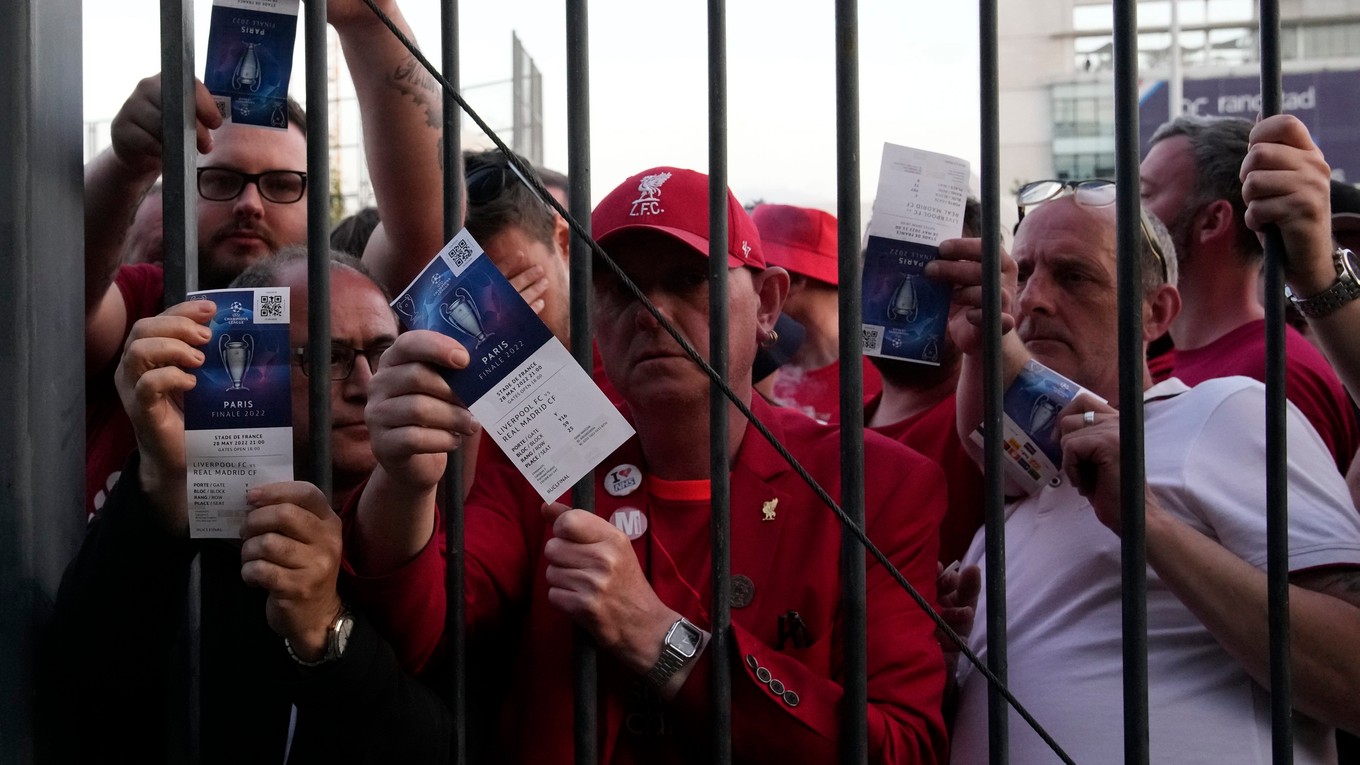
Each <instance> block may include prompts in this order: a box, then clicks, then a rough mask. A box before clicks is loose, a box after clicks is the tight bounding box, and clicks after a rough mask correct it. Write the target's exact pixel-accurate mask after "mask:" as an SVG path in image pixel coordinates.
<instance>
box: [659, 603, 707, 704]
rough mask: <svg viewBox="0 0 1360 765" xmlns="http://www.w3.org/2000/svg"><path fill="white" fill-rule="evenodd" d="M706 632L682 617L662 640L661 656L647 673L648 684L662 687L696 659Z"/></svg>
mask: <svg viewBox="0 0 1360 765" xmlns="http://www.w3.org/2000/svg"><path fill="white" fill-rule="evenodd" d="M703 642H704V633H703V632H702V631H701V630H700V629H699V628H698V627H696V626H694V625H693V624H692V623H691V622H690V621H689V620H688V619H686V618H685V617H683V616H682V617H680V618H679V619H677V620H676V621H675V624H672V625H671V628H670V630H668V631H667V632H666V639H665V640H663V641H662V642H661V656H660V657H659V658H658V659H657V660H656V664H654V665H652V669H651V671H650V672H648V673H647V684H648V685H650V686H651V687H653V688H661V687H662V686H664V685H665V684H666V683H667V681H669V680H670V679H671V678H672V677H674V676H675V673H676V672H679V671H680V670H681V668H683V667H684V666H685V665H686V664H689V663H690V662H691V661H694V657H695V656H698V655H699V648H700V646H702V645H703Z"/></svg>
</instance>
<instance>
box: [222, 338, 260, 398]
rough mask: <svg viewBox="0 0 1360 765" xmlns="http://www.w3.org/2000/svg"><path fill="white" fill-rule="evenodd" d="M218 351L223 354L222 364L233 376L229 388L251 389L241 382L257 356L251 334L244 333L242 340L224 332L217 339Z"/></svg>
mask: <svg viewBox="0 0 1360 765" xmlns="http://www.w3.org/2000/svg"><path fill="white" fill-rule="evenodd" d="M217 352H218V353H219V354H220V355H221V356H222V366H224V367H226V368H227V374H228V375H230V376H231V387H230V388H227V390H229V391H231V390H250V388H247V387H246V386H244V385H242V384H241V380H243V379H245V376H246V372H247V371H249V370H250V362H251V361H253V360H254V358H255V340H254V338H252V337H251V336H250V335H249V334H242V335H241V339H240V340H232V339H231V335H228V334H226V333H223V334H222V336H221V338H219V339H218V341H217Z"/></svg>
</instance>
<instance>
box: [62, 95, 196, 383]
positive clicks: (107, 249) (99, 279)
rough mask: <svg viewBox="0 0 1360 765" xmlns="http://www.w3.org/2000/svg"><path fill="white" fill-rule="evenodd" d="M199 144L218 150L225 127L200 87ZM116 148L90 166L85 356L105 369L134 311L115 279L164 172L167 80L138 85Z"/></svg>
mask: <svg viewBox="0 0 1360 765" xmlns="http://www.w3.org/2000/svg"><path fill="white" fill-rule="evenodd" d="M194 109H195V111H196V114H197V128H196V129H197V136H196V142H197V145H198V150H199V151H200V152H206V151H208V150H209V149H211V148H212V134H211V133H210V132H209V131H210V130H211V129H212V128H216V127H217V126H218V125H220V124H221V123H222V118H221V117H220V116H219V115H218V114H217V109H216V107H215V106H214V105H213V101H212V96H211V95H210V94H209V93H208V89H207V88H205V87H204V86H203V83H201V82H198V81H197V80H195V82H194ZM110 139H111V141H112V144H111V145H110V147H109V148H108V149H105V150H104V151H103V152H101V153H100V154H99V155H98V156H96V157H95V158H94V159H92V160H90V162H89V164H87V165H86V166H85V358H86V368H87V369H89V370H90V371H91V372H95V371H98V370H102V369H103V368H104V367H105V366H106V365H107V364H108V363H109V361H110V360H112V359H113V358H114V356H116V355H117V354H118V352H119V351H120V350H121V349H122V342H123V336H124V335H125V334H126V333H127V318H128V317H127V306H125V305H124V303H123V297H122V295H121V294H120V293H119V292H118V289H117V288H116V287H114V286H113V275H114V272H116V271H117V270H118V265H119V263H120V262H121V260H122V257H123V246H124V243H125V239H126V238H127V232H128V228H129V227H130V225H131V223H132V216H133V213H135V212H136V211H137V206H138V205H139V204H140V203H141V201H142V198H143V197H144V196H146V192H147V190H148V189H150V188H151V186H152V185H153V184H154V183H155V182H156V178H157V177H159V176H160V174H161V76H160V75H159V74H157V75H154V76H151V77H148V78H146V79H144V80H142V81H141V82H139V83H137V87H136V89H134V90H133V91H132V95H130V96H128V99H127V101H125V102H124V103H123V107H122V108H121V109H119V110H118V115H117V116H116V117H114V118H113V125H112V126H111V127H110Z"/></svg>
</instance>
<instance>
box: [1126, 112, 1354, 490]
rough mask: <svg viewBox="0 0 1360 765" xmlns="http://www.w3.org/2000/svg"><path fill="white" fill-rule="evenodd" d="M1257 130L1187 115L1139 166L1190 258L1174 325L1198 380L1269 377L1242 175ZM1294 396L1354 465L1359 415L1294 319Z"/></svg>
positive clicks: (1181, 353) (1338, 457) (1162, 133)
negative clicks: (1254, 132)
mask: <svg viewBox="0 0 1360 765" xmlns="http://www.w3.org/2000/svg"><path fill="white" fill-rule="evenodd" d="M1251 129H1252V123H1251V122H1249V121H1247V120H1243V119H1237V118H1233V117H1178V118H1176V119H1174V120H1172V121H1171V122H1168V123H1166V124H1164V125H1162V126H1161V127H1160V128H1158V129H1157V132H1156V133H1154V134H1153V136H1152V146H1151V148H1150V149H1149V150H1148V153H1147V156H1146V157H1145V158H1144V159H1143V163H1142V166H1141V167H1140V168H1139V175H1140V177H1141V184H1142V194H1143V203H1144V204H1146V205H1147V208H1148V210H1149V211H1151V212H1152V213H1153V214H1155V215H1156V216H1157V217H1159V218H1161V219H1162V220H1163V221H1164V222H1165V223H1166V226H1167V228H1168V229H1169V230H1170V231H1171V237H1172V240H1173V241H1174V242H1175V243H1176V252H1177V254H1178V255H1179V257H1180V261H1181V262H1180V266H1181V281H1180V284H1179V288H1180V291H1181V295H1182V303H1183V306H1184V308H1183V310H1182V311H1181V313H1180V315H1179V316H1177V317H1176V319H1175V321H1173V322H1172V323H1171V328H1170V333H1171V339H1172V340H1173V341H1174V342H1175V366H1174V374H1175V376H1176V377H1178V378H1179V379H1180V380H1181V381H1182V382H1184V383H1185V384H1186V385H1190V386H1195V385H1198V384H1199V383H1201V382H1204V381H1205V380H1210V379H1214V378H1218V377H1228V376H1230V375H1242V376H1245V377H1251V378H1254V379H1256V380H1264V379H1265V371H1266V347H1265V309H1264V308H1263V307H1262V305H1261V300H1260V298H1259V294H1260V292H1259V282H1260V279H1261V265H1262V262H1263V252H1262V247H1261V242H1260V240H1259V238H1258V237H1257V234H1256V232H1255V231H1253V230H1252V229H1251V228H1250V227H1248V225H1247V218H1246V212H1247V207H1246V203H1245V202H1244V201H1243V198H1242V179H1241V177H1240V176H1241V172H1242V162H1243V160H1245V159H1246V157H1247V148H1248V139H1249V136H1250V134H1251ZM1285 395H1286V396H1288V398H1289V400H1290V401H1292V402H1293V403H1294V404H1295V405H1296V406H1297V407H1299V409H1300V410H1301V411H1302V412H1303V414H1304V416H1305V417H1307V418H1308V421H1309V422H1310V423H1312V425H1313V427H1314V428H1315V429H1316V430H1317V432H1318V435H1320V436H1321V437H1322V440H1323V441H1324V442H1325V443H1326V444H1327V448H1328V449H1329V450H1330V451H1331V453H1332V458H1333V459H1332V461H1333V463H1334V464H1335V465H1336V467H1337V469H1338V470H1339V471H1341V472H1342V473H1344V472H1346V470H1347V469H1348V468H1349V467H1350V465H1351V461H1352V460H1353V459H1354V458H1355V455H1356V449H1357V447H1360V424H1358V423H1357V421H1356V417H1355V412H1354V410H1353V409H1352V407H1351V404H1350V401H1349V400H1348V399H1347V397H1346V392H1345V390H1344V388H1343V387H1342V385H1341V381H1340V380H1338V379H1337V376H1336V373H1335V372H1334V371H1333V370H1332V368H1331V366H1330V365H1329V364H1328V363H1327V360H1326V359H1325V358H1324V357H1323V355H1322V354H1321V353H1320V352H1319V351H1318V350H1317V348H1315V347H1313V346H1312V345H1311V344H1310V343H1309V342H1308V341H1307V340H1306V339H1305V338H1304V337H1303V336H1302V335H1301V334H1299V332H1298V331H1297V330H1295V329H1294V328H1292V327H1286V328H1285Z"/></svg>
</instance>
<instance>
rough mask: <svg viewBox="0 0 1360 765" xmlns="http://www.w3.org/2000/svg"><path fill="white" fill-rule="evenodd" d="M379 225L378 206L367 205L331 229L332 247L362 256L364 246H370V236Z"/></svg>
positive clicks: (357, 256) (355, 255)
mask: <svg viewBox="0 0 1360 765" xmlns="http://www.w3.org/2000/svg"><path fill="white" fill-rule="evenodd" d="M377 227H378V208H376V207H365V208H363V209H362V210H360V211H359V212H357V213H354V214H353V215H351V216H349V217H348V218H345V219H344V220H342V221H340V222H339V223H337V224H335V228H333V229H331V249H333V250H339V251H340V252H345V253H349V254H350V255H353V256H354V257H356V258H361V257H363V255H364V248H366V247H368V238H369V237H370V236H372V235H373V229H375V228H377Z"/></svg>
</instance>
